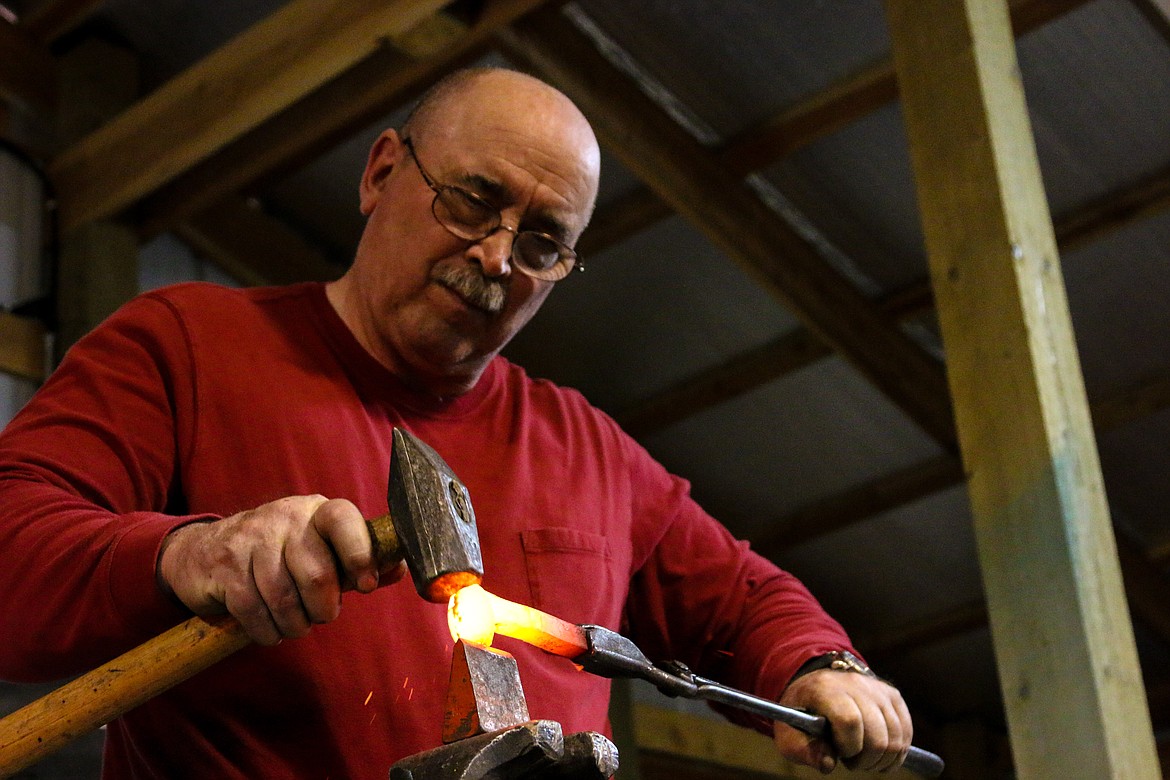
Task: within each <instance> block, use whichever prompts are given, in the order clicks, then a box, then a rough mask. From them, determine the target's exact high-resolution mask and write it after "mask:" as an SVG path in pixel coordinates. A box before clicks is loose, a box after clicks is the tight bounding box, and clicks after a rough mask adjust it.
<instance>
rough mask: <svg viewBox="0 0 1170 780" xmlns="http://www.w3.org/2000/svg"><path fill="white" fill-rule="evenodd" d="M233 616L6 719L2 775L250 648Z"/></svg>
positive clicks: (159, 640) (377, 536)
mask: <svg viewBox="0 0 1170 780" xmlns="http://www.w3.org/2000/svg"><path fill="white" fill-rule="evenodd" d="M366 525H367V527H368V529H369V531H370V540H371V542H372V543H373V545H374V558H375V560H377V561H378V565H379V566H380V567H382V566H386V565H388V564H390V563H393V562H395V561H398V560H402V550H401V547H400V545H399V543H398V537H397V534H395V532H394V525H393V523H392V522H391V521H390V515H383V516H381V517H377V518H374V519H373V520H367V521H366ZM251 641H252V640H251V639H250V638H249V637H248V634H247V632H246V631H244V628H243V626H241V625H240V624H239V622H238V621H237V620H236V619H235V618H233V617H231V616H230V615H222V616H216V617H208V618H201V617H193V618H191V619H190V620H188V621H187V622H185V623H181V624H179V625H177V626H175V627H174V628H172V629H170V630H169V631H166V632H164V633H162V634H159V635H158V636H156V637H154V638H153V639H150V640H148V641H146V642H144V643H143V644H141V645H139V646H138V647H135V648H134V649H133V650H129V651H127V652H125V653H123V654H122V655H120V656H118V657H117V658H115V659H114V660H112V661H110V662H109V663H107V664H104V665H102V666H100V667H98V668H97V669H94V670H93V671H91V672H87V673H86V674H83V675H82V676H80V677H78V678H77V679H75V680H73V681H72V682H69V683H66V684H65V685H63V686H61V687H60V688H58V689H57V690H55V691H53V692H52V693H48V694H46V695H44V696H42V697H41V698H39V699H37V700H36V701H34V702H32V703H31V704H28V705H26V706H25V707H22V708H21V709H19V710H17V711H16V712H14V713H12V714H11V715H9V716H7V717H5V718H3V719H2V720H0V778H3V777H9V776H10V775H13V774H15V773H16V772H19V771H20V770H21V769H24V768H25V767H28V766H31V765H32V764H35V763H36V762H37V761H40V760H41V759H42V758H44V757H45V756H48V755H50V754H51V753H53V752H55V751H57V750H60V749H61V748H63V747H65V745H67V744H69V743H70V742H72V741H73V740H75V739H77V738H78V737H80V736H82V735H84V734H88V733H89V732H91V731H93V730H94V729H96V728H98V727H100V726H102V725H103V724H106V723H109V722H110V721H111V720H113V719H114V718H116V717H118V716H119V715H121V714H123V713H125V712H129V711H130V710H132V709H134V708H135V707H137V706H138V705H139V704H142V703H143V702H145V701H149V700H150V699H153V698H154V697H155V696H157V695H159V694H160V693H162V692H163V691H165V690H167V689H168V688H172V687H174V686H176V685H178V684H179V683H181V682H183V681H184V680H186V679H187V678H189V677H192V676H194V675H195V674H198V673H199V672H201V671H203V670H204V669H206V668H207V667H209V666H211V665H212V664H215V663H218V662H219V661H222V660H223V659H224V658H227V657H228V656H229V655H231V654H232V653H234V652H236V651H237V650H240V649H242V648H244V647H246V646H248V645H249V644H250V643H251Z"/></svg>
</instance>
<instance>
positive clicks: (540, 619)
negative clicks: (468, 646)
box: [447, 585, 589, 658]
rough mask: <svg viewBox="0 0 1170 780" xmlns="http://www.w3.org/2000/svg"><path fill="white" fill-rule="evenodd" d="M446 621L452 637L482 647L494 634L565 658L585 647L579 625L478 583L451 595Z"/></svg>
mask: <svg viewBox="0 0 1170 780" xmlns="http://www.w3.org/2000/svg"><path fill="white" fill-rule="evenodd" d="M447 625H448V626H449V627H450V628H451V636H452V637H454V638H455V639H457V640H458V639H464V640H467V641H469V642H475V643H476V644H480V645H484V646H485V647H491V644H492V639H493V638H495V635H496V634H502V635H503V636H510V637H512V638H513V639H519V640H520V641H521V642H527V643H528V644H530V645H533V646H534V647H539V648H540V649H541V650H544V651H545V652H546V653H552V654H553V655H560V656H564V657H565V658H576V657H577V656H579V655H581V654H582V653H584V652H586V651H587V650H588V649H589V643H588V642H587V641H586V639H585V631H584V630H583V629H582V628H581V627H580V626H578V625H576V624H574V623H570V622H568V621H566V620H561V619H560V618H557V617H553V616H552V615H550V614H548V613H547V612H541V611H540V610H539V609H533V608H532V607H526V606H524V605H523V604H517V603H516V602H514V601H508V600H507V599H502V598H500V597H499V596H496V595H495V594H493V593H489V592H488V591H486V590H484V589H483V588H482V587H480V586H479V585H469V586H468V587H466V588H463V589H461V590H459V591H456V593H455V594H454V595H453V596H451V601H450V603H449V604H448V605H447Z"/></svg>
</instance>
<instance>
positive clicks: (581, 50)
mask: <svg viewBox="0 0 1170 780" xmlns="http://www.w3.org/2000/svg"><path fill="white" fill-rule="evenodd" d="M501 41H502V43H503V45H504V49H505V53H506V54H507V56H509V58H512V59H513V60H515V61H518V62H521V63H524V64H525V65H526V66H528V67H529V68H531V69H533V70H534V71H535V72H537V73H538V74H539V75H541V76H543V77H544V78H545V79H547V80H548V81H549V82H550V83H553V84H555V85H557V86H558V87H559V88H561V89H562V90H563V91H564V92H565V93H566V94H568V95H569V97H570V98H572V99H573V100H574V101H575V102H576V103H577V105H578V106H580V107H581V108H582V110H583V111H584V112H585V114H586V116H588V117H589V119H590V121H591V122H592V123H593V126H594V129H595V130H596V131H597V133H598V136H599V138H601V140H602V143H603V144H605V146H606V147H607V148H608V149H609V150H610V151H612V152H614V153H615V154H617V155H618V156H619V157H620V158H621V159H622V161H623V163H624V164H625V165H626V166H627V167H629V168H630V169H631V170H632V171H634V172H635V173H636V174H637V175H638V176H639V177H640V178H642V179H643V180H644V181H646V182H648V183H649V184H650V185H651V187H652V188H653V189H654V190H655V191H656V192H657V193H658V195H659V196H660V197H662V198H663V199H664V200H667V201H668V202H670V204H671V205H672V206H673V207H674V208H675V209H676V210H677V211H678V212H679V213H681V214H683V215H684V216H686V217H687V218H688V220H690V221H691V222H692V224H694V225H695V226H696V227H698V228H699V229H700V230H701V231H702V232H704V233H705V234H706V235H707V237H708V238H709V239H710V240H711V241H712V242H713V243H715V244H716V245H717V246H719V247H720V248H721V249H723V251H725V252H726V253H727V254H728V256H729V257H731V258H732V259H734V260H736V261H737V262H739V263H740V264H741V265H742V266H743V267H744V268H745V270H747V271H748V272H749V273H750V274H751V275H753V276H754V277H755V278H756V279H757V281H758V282H759V283H760V284H761V285H763V286H764V287H765V289H767V290H768V291H769V292H770V293H771V294H773V295H774V296H775V297H776V298H778V299H779V300H780V301H781V302H782V303H784V304H785V305H786V306H788V307H789V308H790V309H791V310H792V311H794V312H795V313H797V314H798V315H799V316H800V317H801V318H802V319H804V320H805V321H806V323H807V324H808V325H809V327H810V328H812V329H813V330H814V331H817V332H818V333H819V334H820V335H821V336H822V338H824V339H825V340H826V341H827V342H828V343H830V344H832V345H833V346H834V347H835V348H836V349H837V350H838V351H840V352H841V353H842V354H843V355H844V356H846V357H847V359H849V360H850V362H852V363H853V364H854V365H855V366H857V367H858V368H859V370H860V371H861V372H862V374H863V375H864V376H866V377H867V378H868V379H869V380H870V381H871V382H873V383H874V384H875V385H876V386H877V387H878V388H879V389H880V390H881V391H882V392H884V393H886V395H887V396H889V397H890V398H891V399H893V401H894V403H895V404H897V405H898V406H899V407H900V408H902V409H903V410H904V411H905V412H906V413H907V414H908V415H909V416H910V417H911V418H912V419H914V420H916V421H917V422H918V423H919V424H920V425H921V426H922V427H923V429H924V430H926V431H927V432H928V433H929V434H930V435H931V436H933V437H934V438H935V439H937V440H938V441H940V442H942V443H943V444H944V446H948V447H949V446H952V445H953V441H954V429H953V422H952V418H951V410H950V398H949V395H948V394H947V391H946V382H945V378H944V376H943V372H942V368H941V366H940V365H939V364H938V362H937V361H935V360H934V359H933V358H932V357H931V356H929V355H928V354H927V353H926V352H925V351H923V350H922V349H921V348H919V347H918V346H917V345H916V344H915V343H914V342H913V341H912V340H911V339H909V337H907V336H906V335H905V334H904V333H903V332H902V331H901V330H900V329H898V328H897V327H896V325H895V324H893V323H892V322H891V321H890V320H889V318H888V317H886V316H885V315H884V314H883V313H882V312H881V311H880V310H879V309H878V308H877V306H876V305H874V304H873V303H872V302H870V301H869V300H867V299H866V298H865V297H864V296H862V295H861V294H860V293H859V292H858V291H857V290H856V289H855V288H854V287H853V286H852V285H851V284H849V283H848V282H847V281H846V280H845V279H843V278H842V277H841V276H840V275H839V274H838V273H837V272H836V271H835V270H833V269H832V268H831V267H830V266H829V265H828V263H827V262H826V261H825V260H824V259H822V258H821V257H820V255H819V254H818V253H817V252H816V250H815V249H814V248H813V247H812V246H811V245H809V244H808V243H807V242H806V241H805V239H804V238H803V237H801V236H800V235H798V234H797V233H796V231H795V230H794V229H793V228H792V227H791V226H789V225H788V224H787V223H786V222H784V221H783V220H782V219H781V218H780V217H779V216H778V215H777V214H776V213H775V212H773V211H772V210H771V209H770V208H769V207H768V206H767V205H765V204H764V203H763V202H762V201H761V200H760V198H759V197H758V196H756V195H755V193H754V192H752V191H751V190H750V189H749V188H748V186H747V185H746V184H745V183H744V182H743V181H742V179H740V178H739V177H737V176H736V175H734V174H732V173H730V172H729V171H727V170H726V168H724V167H723V166H722V165H721V164H720V163H719V161H718V160H717V159H716V157H715V156H714V155H713V154H712V153H711V152H709V151H708V150H706V149H704V148H702V147H701V146H700V145H699V144H698V143H697V142H696V141H695V140H694V139H693V138H692V137H691V136H690V135H688V134H687V133H686V132H685V131H684V130H683V129H682V128H680V127H679V126H678V125H676V124H675V123H674V122H673V121H672V120H671V119H669V118H668V117H666V116H665V114H664V112H663V111H662V110H661V109H660V108H659V107H658V106H657V105H656V104H654V103H653V102H652V101H651V100H649V99H648V98H647V97H646V96H645V95H644V94H643V93H642V92H641V91H640V90H639V89H638V88H637V87H636V86H635V85H633V84H632V83H631V82H630V81H629V80H628V79H626V77H625V76H623V75H622V74H620V73H618V72H617V70H616V69H615V68H614V67H613V66H612V65H611V64H610V63H609V62H608V61H607V60H606V59H605V58H604V57H603V56H602V55H601V54H600V53H599V52H598V51H597V50H596V49H595V48H594V47H593V46H592V44H591V42H589V41H588V40H587V39H586V38H585V37H584V36H583V35H582V34H581V33H580V32H579V31H578V30H577V29H576V28H575V27H574V26H573V25H572V23H570V22H569V21H568V20H567V19H566V18H565V17H564V16H563V15H561V14H560V13H557V12H541V13H536V14H532V15H530V16H529V17H526V18H525V19H524V20H523V21H522V22H520V23H518V24H517V25H515V26H514V28H513V29H512V30H511V31H509V32H507V33H503V34H501Z"/></svg>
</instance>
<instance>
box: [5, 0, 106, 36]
mask: <svg viewBox="0 0 1170 780" xmlns="http://www.w3.org/2000/svg"><path fill="white" fill-rule="evenodd" d="M104 2H105V0H41V2H39V3H36V4H34V5H33V7H32V8H31V9H29V11H28V13H26V14H24V15H23V16H21V17H20V27H21V29H22V30H24V31H25V32H26V33H28V34H29V35H30V36H32V37H33V38H35V39H37V40H38V41H44V42H46V43H48V42H50V41H53V40H55V39H56V38H59V37H60V36H62V35H64V34H65V33H67V32H69V31H70V30H72V29H73V28H74V27H76V26H77V25H79V24H81V23H82V22H83V21H85V20H86V19H87V18H88V17H89V16H90V15H91V14H92V13H93V12H94V11H96V10H97V9H98V8H99V7H100V6H101V5H102V3H104Z"/></svg>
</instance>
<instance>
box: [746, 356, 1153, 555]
mask: <svg viewBox="0 0 1170 780" xmlns="http://www.w3.org/2000/svg"><path fill="white" fill-rule="evenodd" d="M1166 408H1170V375H1166V376H1159V377H1154V378H1152V379H1149V380H1146V381H1145V382H1142V383H1140V384H1138V385H1135V386H1134V387H1131V388H1127V389H1125V390H1123V391H1121V392H1119V393H1117V394H1115V395H1112V396H1109V397H1107V398H1103V399H1101V400H1099V401H1096V402H1094V403H1093V404H1092V406H1091V410H1092V413H1093V424H1094V429H1095V430H1096V432H1097V434H1098V435H1100V434H1102V433H1105V432H1106V431H1109V430H1112V429H1113V428H1117V427H1120V426H1122V425H1126V424H1128V423H1130V422H1133V421H1135V420H1139V419H1141V418H1143V417H1147V416H1149V415H1150V414H1153V413H1154V412H1156V411H1161V410H1162V409H1166ZM962 480H963V470H962V468H961V467H960V466H959V464H958V461H956V460H954V459H953V458H930V459H928V460H925V461H922V462H921V463H918V464H916V465H913V466H909V467H907V468H905V469H901V470H899V471H897V472H895V473H893V474H887V475H885V476H882V477H879V478H877V479H875V480H873V481H871V482H867V483H864V484H862V485H858V486H855V487H852V488H850V489H848V490H846V491H843V492H842V493H840V494H838V495H835V496H831V497H829V498H827V499H822V500H821V501H818V502H815V503H813V504H810V505H808V506H805V507H802V508H800V509H798V510H796V511H794V512H791V513H789V514H787V515H785V516H783V517H780V518H777V519H776V520H775V521H773V522H771V523H769V524H768V528H769V532H768V534H767V535H766V536H759V537H757V538H756V539H753V540H752V542H753V544H754V545H755V546H756V548H757V549H758V550H759V551H760V552H761V553H762V554H764V555H772V556H775V555H778V554H779V553H780V552H781V551H782V550H784V549H786V548H788V547H791V546H793V545H795V544H799V543H802V542H807V541H809V540H811V539H815V538H817V537H819V536H821V535H823V534H826V533H830V532H831V531H835V530H840V529H842V528H846V527H848V526H850V525H853V524H855V523H860V522H864V521H865V520H867V519H869V518H871V517H873V516H874V515H876V514H878V513H880V512H887V511H890V510H892V509H897V508H898V507H900V506H905V505H906V504H909V503H912V502H914V501H919V500H921V499H923V498H926V497H927V496H930V495H932V494H934V493H937V492H939V491H941V490H946V489H948V488H952V487H957V486H958V485H959V484H961V482H962ZM1153 557H1154V558H1157V557H1158V556H1157V554H1156V552H1155V553H1154V554H1153Z"/></svg>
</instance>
